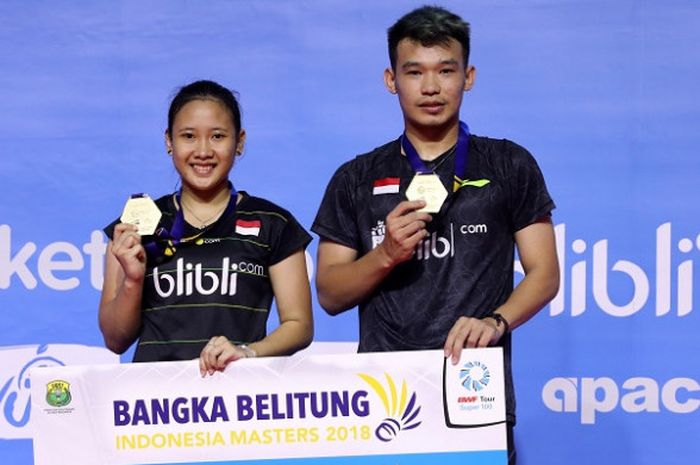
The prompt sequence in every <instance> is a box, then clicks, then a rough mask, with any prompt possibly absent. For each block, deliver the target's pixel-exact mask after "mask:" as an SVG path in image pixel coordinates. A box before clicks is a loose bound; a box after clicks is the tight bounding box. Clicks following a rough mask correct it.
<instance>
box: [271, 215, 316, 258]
mask: <svg viewBox="0 0 700 465" xmlns="http://www.w3.org/2000/svg"><path fill="white" fill-rule="evenodd" d="M282 213H283V216H284V217H285V219H286V221H284V222H282V226H281V229H280V231H279V232H278V233H277V237H276V238H275V240H274V242H273V247H272V250H271V253H270V265H274V264H275V263H279V262H281V261H282V260H284V259H285V258H287V257H289V256H290V255H292V254H294V253H295V252H296V251H298V250H305V249H306V247H307V246H308V245H309V243H310V242H311V235H310V234H309V233H308V232H306V230H305V229H304V228H303V227H302V226H301V225H300V224H299V222H298V221H297V220H296V219H295V218H294V217H293V216H292V215H291V213H289V212H288V211H286V210H282Z"/></svg>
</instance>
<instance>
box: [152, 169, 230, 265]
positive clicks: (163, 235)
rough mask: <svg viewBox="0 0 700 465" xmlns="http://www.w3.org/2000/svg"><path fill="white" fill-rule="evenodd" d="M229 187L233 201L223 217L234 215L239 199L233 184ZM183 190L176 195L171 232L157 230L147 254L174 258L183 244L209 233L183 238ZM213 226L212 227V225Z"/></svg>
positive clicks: (164, 229)
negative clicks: (175, 209)
mask: <svg viewBox="0 0 700 465" xmlns="http://www.w3.org/2000/svg"><path fill="white" fill-rule="evenodd" d="M228 185H229V187H230V188H231V199H230V200H229V202H228V205H226V209H225V210H224V211H223V212H222V213H221V216H220V218H221V217H223V216H226V215H229V214H231V213H233V211H234V210H235V209H236V200H237V197H238V191H237V190H236V188H235V187H233V184H232V183H231V182H229V184H228ZM181 197H182V189H180V190H179V191H178V192H177V194H175V203H176V205H177V207H178V208H177V213H176V214H175V220H174V221H173V224H172V226H171V227H170V230H169V231H168V230H167V229H166V228H165V227H163V226H161V227H160V228H158V229H157V230H156V232H155V233H153V235H154V236H155V238H156V240H155V241H153V242H149V243H148V244H146V245H145V248H146V252H147V253H148V254H150V255H153V256H158V255H167V256H172V255H173V254H174V253H175V251H176V250H177V249H176V247H177V246H178V245H180V244H182V243H185V242H190V241H193V240H195V239H197V238H198V237H200V236H201V235H202V234H204V233H205V232H207V230H208V229H209V228H208V227H207V228H205V229H203V230H202V231H200V232H199V233H197V234H195V235H194V236H189V237H183V236H184V234H185V213H184V211H183V209H182V207H181V205H182V201H181ZM210 226H211V225H210Z"/></svg>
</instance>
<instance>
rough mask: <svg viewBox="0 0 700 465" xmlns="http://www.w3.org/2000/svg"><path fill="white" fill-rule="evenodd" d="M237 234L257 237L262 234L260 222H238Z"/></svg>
mask: <svg viewBox="0 0 700 465" xmlns="http://www.w3.org/2000/svg"><path fill="white" fill-rule="evenodd" d="M236 234H240V235H242V236H257V235H258V234H260V220H252V221H245V220H236Z"/></svg>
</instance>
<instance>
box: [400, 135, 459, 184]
mask: <svg viewBox="0 0 700 465" xmlns="http://www.w3.org/2000/svg"><path fill="white" fill-rule="evenodd" d="M401 147H402V148H403V151H404V153H405V154H406V158H408V161H409V163H410V164H411V168H413V171H415V172H416V173H417V174H431V173H433V170H431V169H430V168H428V167H427V166H426V164H425V163H424V162H423V160H421V158H420V155H418V151H416V148H415V147H413V144H411V141H410V140H408V137H406V132H404V133H403V134H402V135H401ZM468 158H469V126H467V123H465V122H463V121H460V122H459V136H457V147H455V162H454V171H453V172H454V184H453V185H452V191H453V192H456V191H457V190H458V189H459V188H460V187H461V185H462V180H463V178H464V175H465V174H466V172H467V159H468Z"/></svg>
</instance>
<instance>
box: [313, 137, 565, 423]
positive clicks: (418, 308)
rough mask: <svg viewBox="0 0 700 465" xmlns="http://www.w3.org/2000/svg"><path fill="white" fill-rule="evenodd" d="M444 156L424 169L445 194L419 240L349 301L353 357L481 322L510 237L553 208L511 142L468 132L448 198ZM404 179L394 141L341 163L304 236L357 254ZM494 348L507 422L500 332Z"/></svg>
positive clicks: (504, 288) (499, 296) (506, 261)
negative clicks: (457, 184)
mask: <svg viewBox="0 0 700 465" xmlns="http://www.w3.org/2000/svg"><path fill="white" fill-rule="evenodd" d="M453 159H454V154H453V151H452V150H451V151H448V152H446V153H445V154H443V155H442V156H441V157H439V158H438V159H437V160H435V161H434V162H432V163H431V165H432V167H433V169H434V170H435V172H436V174H438V175H439V176H440V178H441V180H442V182H443V184H444V185H445V187H446V189H447V190H448V192H449V196H448V198H447V200H446V201H445V203H444V204H443V206H442V209H441V211H440V212H439V213H437V214H433V220H432V221H431V222H430V223H429V224H428V225H427V229H428V232H429V233H430V234H429V236H428V237H427V238H426V239H424V240H423V241H422V242H421V243H419V245H418V247H417V248H416V253H415V254H414V256H413V258H412V259H411V260H409V261H407V262H404V263H402V264H400V265H398V266H397V267H396V268H395V269H394V270H393V271H392V272H391V273H390V274H389V275H388V276H387V277H386V278H385V279H384V281H383V282H382V283H381V284H380V285H379V287H378V288H377V289H376V290H375V291H374V292H373V293H372V295H371V296H370V297H369V298H368V299H367V300H366V301H365V302H362V303H361V304H360V305H359V312H360V313H359V317H360V344H359V351H360V352H374V351H396V350H416V349H437V348H442V347H443V344H444V342H445V339H446V338H447V334H448V332H449V330H450V329H451V328H452V325H453V324H454V323H455V321H456V320H457V319H458V318H459V317H460V316H469V317H476V318H483V317H485V316H487V315H488V314H489V313H491V312H492V311H493V310H494V309H496V308H497V307H498V306H500V305H501V304H503V303H504V302H505V301H506V300H507V299H508V297H509V296H510V294H511V292H512V290H513V261H514V233H515V232H516V231H518V230H520V229H522V228H524V227H526V226H528V225H530V224H532V223H533V222H535V221H536V220H538V219H539V218H542V217H544V216H547V215H549V213H550V211H551V210H552V209H553V208H554V203H553V201H552V199H551V198H550V196H549V194H548V192H547V188H546V186H545V183H544V179H543V177H542V174H541V172H540V169H539V167H538V166H537V163H536V162H535V160H534V158H533V157H532V156H531V155H530V154H529V153H528V152H527V151H526V150H525V149H524V148H522V147H520V146H519V145H517V144H515V143H513V142H510V141H508V140H495V139H489V138H485V137H479V136H474V135H472V136H471V137H470V140H469V154H468V161H467V171H466V175H465V182H464V183H463V187H461V188H460V189H459V190H457V191H456V192H454V193H453V192H452V189H453ZM413 176H414V172H413V171H412V169H411V166H410V163H409V162H408V160H407V159H406V157H404V156H403V155H401V146H400V142H399V141H398V140H396V141H393V142H390V143H388V144H386V145H384V146H382V147H379V148H377V149H375V150H373V151H372V152H370V153H367V154H364V155H360V156H358V157H357V158H355V159H354V160H351V161H349V162H347V163H345V164H344V165H342V166H341V167H340V168H339V169H338V170H337V171H336V173H335V174H334V176H333V178H332V179H331V181H330V183H329V185H328V187H327V189H326V193H325V195H324V198H323V201H322V203H321V206H320V208H319V211H318V214H317V216H316V219H315V220H314V224H313V226H312V228H311V229H312V231H314V232H315V233H317V234H318V235H319V236H320V237H321V238H323V239H326V240H331V241H333V242H337V243H339V244H342V245H344V246H347V247H350V248H352V249H355V250H357V252H358V254H359V255H360V256H362V255H364V254H366V253H367V252H369V251H370V250H372V249H373V248H374V247H376V246H377V245H379V244H380V243H381V242H382V240H383V238H384V234H385V224H384V221H385V219H386V216H387V214H388V213H389V212H390V211H391V210H392V209H393V208H394V207H395V206H396V205H397V204H398V203H399V202H401V201H403V200H406V197H405V194H404V193H405V192H406V188H407V187H408V185H409V183H410V182H411V179H412V178H413ZM503 345H504V352H505V357H506V374H507V375H506V391H507V392H508V414H509V418H510V419H511V420H512V419H514V396H513V389H512V380H511V370H510V335H507V336H506V337H505V338H504V340H503Z"/></svg>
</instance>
